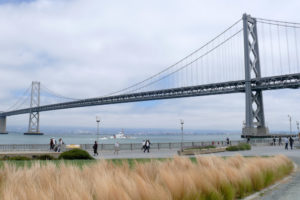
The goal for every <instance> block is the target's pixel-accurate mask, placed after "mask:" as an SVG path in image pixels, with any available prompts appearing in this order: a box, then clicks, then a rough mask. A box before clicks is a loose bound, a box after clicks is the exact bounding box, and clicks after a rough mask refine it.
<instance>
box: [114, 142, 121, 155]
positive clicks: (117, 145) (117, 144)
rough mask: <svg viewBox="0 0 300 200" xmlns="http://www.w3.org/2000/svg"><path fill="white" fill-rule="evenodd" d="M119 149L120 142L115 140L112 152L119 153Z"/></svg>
mask: <svg viewBox="0 0 300 200" xmlns="http://www.w3.org/2000/svg"><path fill="white" fill-rule="evenodd" d="M119 151H120V144H119V142H115V151H114V154H117V155H118V154H119Z"/></svg>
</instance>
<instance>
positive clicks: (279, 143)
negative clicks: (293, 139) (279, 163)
mask: <svg viewBox="0 0 300 200" xmlns="http://www.w3.org/2000/svg"><path fill="white" fill-rule="evenodd" d="M278 145H279V146H281V136H279V139H278Z"/></svg>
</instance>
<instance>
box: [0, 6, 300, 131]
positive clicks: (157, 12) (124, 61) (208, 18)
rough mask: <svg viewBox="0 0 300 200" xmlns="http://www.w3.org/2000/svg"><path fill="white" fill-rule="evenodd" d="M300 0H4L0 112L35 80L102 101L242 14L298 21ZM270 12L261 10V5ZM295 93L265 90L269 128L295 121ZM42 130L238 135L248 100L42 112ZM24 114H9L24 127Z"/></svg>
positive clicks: (234, 97)
mask: <svg viewBox="0 0 300 200" xmlns="http://www.w3.org/2000/svg"><path fill="white" fill-rule="evenodd" d="M299 7H300V2H299V1H296V0H294V1H288V3H287V2H282V1H277V0H275V1H270V0H269V1H258V0H254V1H251V3H249V4H245V3H244V2H243V1H238V0H229V1H217V0H212V1H196V0H192V1H178V0H175V1H171V0H167V1H158V0H154V1H150V2H146V1H137V0H132V1H113V2H107V1H99V0H90V1H83V0H37V1H35V0H13V1H8V0H2V1H1V0H0V25H1V26H0V55H1V56H0V76H1V79H0V110H6V109H7V108H8V107H9V106H11V105H12V104H13V102H14V99H16V98H17V97H18V95H19V94H20V93H22V92H23V91H24V90H25V89H26V88H27V87H28V86H29V85H30V83H31V81H40V82H42V84H43V85H45V86H47V87H48V88H50V89H51V90H53V91H55V92H57V93H60V94H63V95H65V96H69V97H74V98H88V97H96V96H102V95H104V94H107V93H110V92H112V91H116V90H119V89H121V88H124V87H126V86H129V85H131V84H133V83H135V82H138V81H141V80H143V79H145V78H147V77H149V76H150V75H152V74H155V73H157V72H159V71H161V70H163V69H164V68H166V67H167V66H169V65H170V64H173V63H175V62H176V61H177V60H179V59H181V58H182V57H184V56H185V55H187V54H189V53H190V52H192V51H193V50H195V49H197V48H199V47H200V46H202V45H203V44H205V43H206V42H207V41H208V40H210V39H212V38H213V37H214V36H216V35H217V34H219V33H220V32H222V31H223V30H224V29H226V28H227V27H228V26H229V25H231V24H232V23H234V22H235V21H236V20H237V19H239V18H241V16H242V14H243V13H245V12H246V13H248V14H251V15H252V16H255V17H262V18H268V19H278V20H286V21H292V22H300V15H299ZM266 8H267V9H266ZM299 99H300V89H298V90H290V89H285V90H277V91H266V92H264V107H265V118H266V122H267V125H268V126H269V128H270V130H271V131H276V130H287V131H288V130H289V121H288V115H291V116H292V118H293V130H295V129H296V122H295V121H296V120H298V121H300V112H299V111H300V108H299V107H300V102H299ZM40 115H41V119H40V123H41V124H40V126H41V127H43V126H82V127H94V126H95V123H96V122H95V118H96V116H100V117H101V127H105V128H122V127H123V128H158V129H161V128H163V129H176V128H179V127H180V123H179V119H184V121H185V125H184V126H185V128H187V129H196V130H233V131H239V130H240V131H241V129H242V123H243V121H244V118H245V95H244V94H228V95H218V96H204V97H193V98H182V99H171V100H161V101H151V102H139V103H126V104H118V105H106V106H95V107H85V108H76V109H69V110H58V111H51V112H42V113H41V114H40ZM27 123H28V114H26V115H19V116H11V117H8V124H7V125H8V127H9V126H15V125H18V126H19V125H20V126H25V127H26V126H27Z"/></svg>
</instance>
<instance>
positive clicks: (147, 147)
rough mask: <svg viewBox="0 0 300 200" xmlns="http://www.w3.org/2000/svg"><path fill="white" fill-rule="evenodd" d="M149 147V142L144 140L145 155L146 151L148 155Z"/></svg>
mask: <svg viewBox="0 0 300 200" xmlns="http://www.w3.org/2000/svg"><path fill="white" fill-rule="evenodd" d="M150 145H151V143H150V140H146V143H145V149H144V153H145V152H146V151H147V152H148V153H149V150H150Z"/></svg>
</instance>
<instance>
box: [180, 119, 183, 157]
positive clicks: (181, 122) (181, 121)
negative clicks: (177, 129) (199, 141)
mask: <svg viewBox="0 0 300 200" xmlns="http://www.w3.org/2000/svg"><path fill="white" fill-rule="evenodd" d="M180 124H181V152H182V151H183V124H184V121H183V120H182V119H181V120H180Z"/></svg>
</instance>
